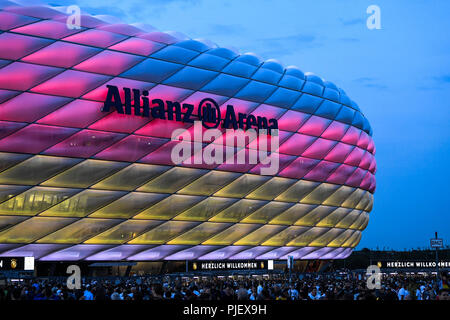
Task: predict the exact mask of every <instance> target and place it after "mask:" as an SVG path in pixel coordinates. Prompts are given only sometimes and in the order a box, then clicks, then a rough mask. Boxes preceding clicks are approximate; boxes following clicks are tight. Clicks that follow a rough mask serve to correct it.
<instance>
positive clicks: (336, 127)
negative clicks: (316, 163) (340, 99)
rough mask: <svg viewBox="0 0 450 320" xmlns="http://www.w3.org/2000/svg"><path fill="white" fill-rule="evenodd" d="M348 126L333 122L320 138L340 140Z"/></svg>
mask: <svg viewBox="0 0 450 320" xmlns="http://www.w3.org/2000/svg"><path fill="white" fill-rule="evenodd" d="M348 127H349V125H347V124H343V123H342V122H339V121H333V122H332V123H331V124H330V126H329V127H328V128H327V129H326V130H325V131H324V133H322V138H325V139H331V140H338V141H339V140H341V138H342V137H343V136H344V134H345V132H346V131H347V129H348Z"/></svg>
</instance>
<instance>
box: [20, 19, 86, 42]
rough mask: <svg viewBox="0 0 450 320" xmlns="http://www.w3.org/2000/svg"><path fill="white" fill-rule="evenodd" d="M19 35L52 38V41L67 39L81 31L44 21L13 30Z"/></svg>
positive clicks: (59, 23)
mask: <svg viewBox="0 0 450 320" xmlns="http://www.w3.org/2000/svg"><path fill="white" fill-rule="evenodd" d="M12 31H14V32H18V33H25V34H29V35H33V36H39V37H45V38H51V39H61V38H63V37H67V36H69V35H71V34H74V33H77V32H80V31H81V30H79V29H72V30H71V29H69V28H67V25H66V24H65V23H61V22H56V21H51V20H43V21H39V22H35V23H32V24H28V25H26V26H23V27H20V28H17V29H14V30H12Z"/></svg>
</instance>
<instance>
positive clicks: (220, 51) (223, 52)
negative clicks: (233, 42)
mask: <svg viewBox="0 0 450 320" xmlns="http://www.w3.org/2000/svg"><path fill="white" fill-rule="evenodd" d="M208 54H213V55H215V56H218V57H221V58H225V59H229V60H231V59H234V58H236V57H237V56H238V54H237V53H235V52H233V51H231V50H230V49H226V48H214V49H211V50H209V51H208Z"/></svg>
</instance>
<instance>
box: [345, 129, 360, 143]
mask: <svg viewBox="0 0 450 320" xmlns="http://www.w3.org/2000/svg"><path fill="white" fill-rule="evenodd" d="M360 134H361V130H359V129H357V128H355V127H352V126H350V128H348V130H347V133H346V134H345V136H344V137H343V138H342V142H345V143H348V144H353V145H356V144H357V143H358V139H359V135H360Z"/></svg>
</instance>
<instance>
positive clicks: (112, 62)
mask: <svg viewBox="0 0 450 320" xmlns="http://www.w3.org/2000/svg"><path fill="white" fill-rule="evenodd" d="M143 59H144V58H143V57H138V56H136V55H131V54H127V53H122V52H115V51H109V50H105V51H103V52H100V53H99V54H97V55H95V56H93V57H92V58H89V59H87V60H85V61H83V62H81V63H80V64H79V65H76V66H75V67H74V69H77V70H82V71H88V72H94V73H100V74H107V75H111V76H117V75H119V74H121V73H122V72H124V71H125V70H128V69H129V68H131V67H132V66H134V65H135V64H137V63H139V62H141V61H142V60H143Z"/></svg>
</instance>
